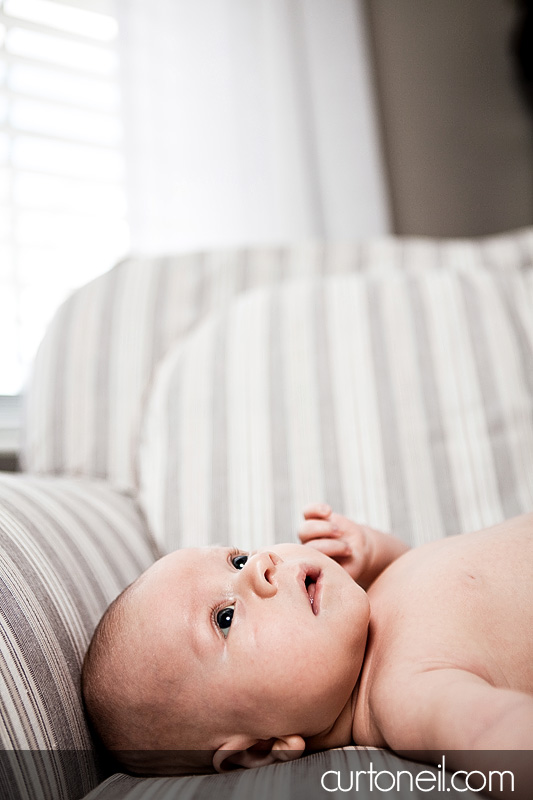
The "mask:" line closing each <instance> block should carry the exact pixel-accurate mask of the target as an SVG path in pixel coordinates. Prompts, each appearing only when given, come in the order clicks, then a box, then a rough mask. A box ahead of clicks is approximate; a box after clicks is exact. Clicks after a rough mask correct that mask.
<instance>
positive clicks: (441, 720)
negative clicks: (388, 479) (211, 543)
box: [82, 505, 533, 797]
mask: <svg viewBox="0 0 533 800" xmlns="http://www.w3.org/2000/svg"><path fill="white" fill-rule="evenodd" d="M304 517H305V520H306V521H305V522H304V524H303V525H302V528H301V530H300V539H301V541H302V542H303V544H301V545H297V544H283V545H276V546H274V547H271V548H265V549H263V550H259V551H257V552H255V553H251V554H248V553H244V552H241V551H238V550H231V549H226V548H199V549H189V550H178V551H176V552H174V553H171V554H170V555H167V556H165V557H164V558H162V559H160V560H159V561H157V562H156V563H155V564H154V565H153V566H152V567H150V568H149V569H148V570H147V571H146V572H145V573H144V574H143V575H141V577H140V578H139V579H138V580H137V581H135V582H134V583H133V584H132V585H131V586H130V587H129V588H128V589H126V590H125V592H123V593H122V594H121V595H120V596H119V597H118V598H117V600H115V601H114V603H112V605H111V606H110V608H109V609H108V611H107V612H106V614H105V615H104V617H103V618H102V620H101V622H100V624H99V626H98V628H97V630H96V632H95V635H94V637H93V640H92V642H91V645H90V648H89V651H88V653H87V656H86V659H85V663H84V669H83V679H82V680H83V692H84V697H85V702H86V707H87V710H88V712H89V715H90V717H91V719H92V722H93V724H94V727H95V729H96V731H97V733H98V734H99V735H100V737H101V738H102V740H103V743H104V744H105V745H106V746H107V747H108V748H109V749H110V750H112V751H114V754H115V756H116V757H117V758H118V759H119V760H120V761H121V762H122V764H124V765H125V766H126V767H127V768H128V769H129V770H130V771H132V772H136V773H139V774H152V775H164V774H178V773H180V772H186V773H188V774H191V773H192V772H195V771H205V769H206V767H207V768H211V769H213V768H214V769H215V770H217V771H219V772H222V771H225V770H227V769H231V768H233V767H235V766H243V767H255V766H260V765H263V764H269V763H272V762H274V761H276V760H289V759H292V758H298V757H299V756H300V755H302V754H303V753H304V751H306V752H309V751H317V750H323V749H326V748H330V747H340V746H344V745H348V744H352V743H353V742H355V743H357V744H360V745H370V746H378V747H388V748H391V749H392V750H395V751H397V752H399V753H400V754H401V753H403V752H407V751H408V752H409V755H410V756H411V757H414V755H413V754H414V753H416V754H417V755H418V757H419V759H422V760H427V761H431V760H434V757H433V755H432V751H434V752H435V753H438V757H439V758H440V757H442V754H446V763H447V765H449V766H450V767H451V768H453V769H456V770H459V769H463V768H466V769H468V770H473V769H475V770H480V771H482V772H485V773H487V772H488V770H489V769H492V768H493V766H492V765H491V763H489V756H490V754H488V753H486V752H484V751H489V750H509V751H518V750H533V635H532V632H533V514H528V515H524V516H521V517H516V518H514V519H511V520H509V521H507V522H504V523H502V524H500V525H496V526H494V527H492V528H488V529H486V530H483V531H479V532H475V533H469V534H463V535H461V536H454V537H449V538H447V539H443V540H441V541H436V542H433V543H431V544H427V545H424V546H422V547H419V548H416V549H413V550H408V548H407V547H406V545H405V544H403V543H402V542H401V541H400V540H399V539H396V538H395V537H394V536H392V535H390V534H385V533H381V532H379V531H376V530H373V529H371V528H369V527H366V526H362V525H358V524H356V523H355V522H352V521H350V520H349V519H346V518H345V517H343V516H341V515H339V514H336V513H333V512H332V510H331V508H330V507H329V506H327V505H314V506H311V507H309V508H308V509H307V510H306V511H305V512H304ZM464 751H478V752H476V753H472V752H470V753H468V754H467V753H465V752H464ZM529 762H531V759H529ZM527 769H528V770H529V767H528V768H527ZM528 783H529V786H531V774H529V772H528ZM514 796H515V797H518V796H519V795H518V793H516V794H515V795H514Z"/></svg>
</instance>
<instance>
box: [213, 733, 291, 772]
mask: <svg viewBox="0 0 533 800" xmlns="http://www.w3.org/2000/svg"><path fill="white" fill-rule="evenodd" d="M304 750H305V741H304V739H302V737H301V736H297V735H296V734H294V735H293V736H284V737H283V738H282V739H250V737H247V736H241V735H236V736H232V737H231V739H229V740H228V741H227V742H225V743H224V744H223V745H222V747H219V748H218V750H217V751H216V753H215V754H214V755H213V766H214V768H215V769H216V771H217V772H227V771H229V770H230V769H234V768H235V767H245V768H246V769H250V768H252V767H264V766H266V765H267V764H274V763H275V762H276V761H292V760H293V759H295V758H300V756H301V755H302V754H303V752H304Z"/></svg>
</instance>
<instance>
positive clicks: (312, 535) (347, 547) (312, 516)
mask: <svg viewBox="0 0 533 800" xmlns="http://www.w3.org/2000/svg"><path fill="white" fill-rule="evenodd" d="M303 515H304V518H305V522H303V523H302V525H301V526H300V529H299V531H298V536H299V537H300V541H301V542H302V544H308V545H310V546H311V547H314V548H316V549H317V550H320V552H321V553H324V554H325V555H327V556H329V557H330V558H333V559H335V561H337V562H338V563H339V564H340V565H341V566H342V567H344V569H345V570H346V572H348V574H349V575H351V577H352V578H353V579H354V581H358V582H360V578H361V576H362V575H364V573H365V572H366V569H367V567H368V562H369V558H370V555H371V547H370V540H369V539H370V537H369V535H368V530H369V529H367V528H365V526H363V525H358V524H357V523H356V522H353V521H352V520H351V519H347V518H346V517H343V516H341V515H340V514H336V513H335V512H334V511H332V510H331V508H330V506H328V505H327V504H325V503H315V504H313V505H310V506H307V508H306V509H304V512H303Z"/></svg>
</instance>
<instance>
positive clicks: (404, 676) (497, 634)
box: [300, 506, 533, 797]
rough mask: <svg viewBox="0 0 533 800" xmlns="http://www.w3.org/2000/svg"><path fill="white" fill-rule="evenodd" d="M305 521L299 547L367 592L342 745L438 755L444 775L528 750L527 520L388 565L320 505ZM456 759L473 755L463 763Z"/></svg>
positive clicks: (532, 528) (380, 551) (531, 599)
mask: <svg viewBox="0 0 533 800" xmlns="http://www.w3.org/2000/svg"><path fill="white" fill-rule="evenodd" d="M305 516H306V518H307V520H308V521H307V522H306V523H305V524H304V526H303V527H302V530H301V532H300V535H301V538H302V541H305V542H306V543H308V544H310V545H313V546H315V547H317V548H319V549H321V550H322V551H323V552H326V553H328V554H329V555H331V556H332V557H336V558H337V559H338V560H339V562H340V563H342V564H343V566H344V567H345V569H347V571H348V572H349V573H350V574H351V575H352V577H353V578H354V579H356V580H359V579H360V576H362V577H363V583H367V582H368V583H369V584H370V585H369V586H368V592H367V593H368V598H369V601H370V607H371V618H370V625H369V636H368V642H367V647H366V652H365V660H364V664H363V668H362V670H361V674H360V678H359V681H358V686H357V689H356V693H355V695H354V704H353V723H352V738H353V740H354V741H355V742H357V743H358V744H363V745H373V746H385V747H390V748H391V749H393V750H395V751H397V752H400V753H401V752H405V751H411V753H412V751H416V752H418V753H419V754H420V757H421V758H422V759H424V760H431V758H432V756H431V751H438V752H439V753H440V754H442V753H446V754H447V763H448V764H449V765H450V766H451V767H452V768H454V769H462V768H467V769H469V770H472V769H479V770H481V771H485V772H487V770H489V769H490V768H494V765H493V764H491V763H485V759H486V760H487V761H488V762H490V757H488V756H485V754H484V753H483V752H482V751H489V750H508V751H517V750H531V751H533V634H532V631H533V580H532V578H533V514H528V515H524V516H521V517H516V518H514V519H512V520H508V521H506V522H504V523H502V524H500V525H496V526H494V527H492V528H489V529H486V530H483V531H478V532H475V533H469V534H463V535H461V536H454V537H450V538H447V539H444V540H441V541H437V542H433V543H431V544H428V545H425V546H423V547H419V548H416V549H414V550H411V551H409V552H407V553H404V554H403V555H402V556H401V557H400V558H397V559H394V552H392V551H391V546H390V544H389V545H388V544H387V543H386V542H384V541H383V538H382V537H383V534H381V533H380V532H377V531H372V530H371V529H369V528H364V527H362V526H358V525H356V524H355V523H353V522H351V521H350V520H347V519H346V518H344V517H341V516H340V515H338V514H335V513H333V512H331V509H329V508H328V507H324V506H313V507H311V508H309V509H307V511H306V513H305ZM361 539H363V540H364V545H363V547H361ZM341 547H345V548H346V550H345V551H344V553H343V554H342V555H341V550H340V548H341ZM350 551H351V554H350ZM363 551H364V552H366V553H367V554H369V555H368V557H363V558H361V552H363ZM391 556H392V559H391V563H390V565H389V566H388V567H387V568H386V569H384V571H383V572H382V573H381V574H379V575H377V576H376V575H373V574H370V576H368V575H367V574H366V573H367V572H368V571H369V569H370V572H371V571H372V563H374V564H376V563H378V564H379V566H383V563H384V562H386V561H387V560H388V559H389V558H390V557H391ZM378 569H379V567H378ZM369 577H370V580H369ZM374 578H375V579H374ZM461 751H463V752H461ZM464 751H479V756H477V755H474V756H473V755H472V753H469V754H468V756H467V758H468V763H467V764H466V763H465V756H464ZM532 756H533V753H532ZM530 762H533V758H532V759H530ZM509 763H512V761H511V762H509ZM524 763H525V760H524V759H522V761H521V765H520V768H521V769H523V764H524ZM531 773H533V766H532V767H531ZM531 773H529V775H528V780H527V782H526V783H525V785H526V786H527V787H528V791H529V790H530V785H531V777H532V775H531ZM497 796H498V795H497ZM517 796H520V795H518V794H517V793H515V794H514V797H517Z"/></svg>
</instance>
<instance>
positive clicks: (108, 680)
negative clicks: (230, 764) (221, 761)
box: [81, 574, 213, 775]
mask: <svg viewBox="0 0 533 800" xmlns="http://www.w3.org/2000/svg"><path fill="white" fill-rule="evenodd" d="M143 578H144V574H143V575H141V576H140V577H139V578H137V580H136V581H134V582H133V583H131V584H130V585H129V586H127V587H126V589H124V591H123V592H121V593H120V594H119V595H118V597H117V598H116V599H115V600H113V602H112V603H111V604H110V606H109V607H108V609H107V611H106V612H105V613H104V615H103V617H102V619H101V620H100V622H99V623H98V625H97V627H96V630H95V632H94V634H93V637H92V639H91V642H90V645H89V648H88V650H87V653H86V655H85V659H84V661H83V667H82V675H81V686H82V694H83V699H84V703H85V709H86V711H87V715H88V717H89V720H90V723H91V726H92V728H93V731H94V733H95V734H96V737H97V738H98V739H99V740H100V741H101V743H102V744H103V746H104V747H105V748H107V749H108V750H109V751H110V752H111V754H112V755H113V757H114V758H115V760H116V761H118V762H119V763H120V764H121V765H122V766H123V767H125V768H126V769H127V770H128V771H130V772H133V773H135V774H140V775H180V774H183V775H185V774H187V775H191V774H194V773H200V772H207V771H212V764H211V759H212V755H213V753H212V752H211V751H208V750H202V749H200V748H199V747H196V748H195V749H193V750H187V749H174V750H173V749H171V748H170V747H169V743H170V742H172V747H175V748H180V747H182V746H184V745H183V743H184V742H188V743H189V744H188V747H194V744H193V742H194V739H195V738H196V737H194V736H192V735H191V733H192V732H191V731H189V732H187V731H186V729H187V727H190V724H191V722H192V720H190V719H189V720H188V722H189V726H187V724H186V720H185V719H182V720H180V721H179V724H178V721H177V720H175V719H171V720H169V717H168V714H167V713H164V712H165V711H168V708H165V706H167V705H168V694H169V691H170V692H172V693H173V694H174V693H175V687H174V686H172V687H166V686H163V685H159V686H158V687H157V688H158V691H156V692H154V691H149V690H148V691H145V689H146V686H145V685H144V684H143V686H142V687H141V686H140V685H137V684H136V681H135V677H136V676H135V674H134V673H135V665H132V664H131V663H129V661H130V660H131V659H130V660H128V657H127V648H126V645H127V640H128V633H129V631H130V630H131V629H130V626H131V624H134V615H131V614H130V613H129V611H130V608H131V603H132V601H133V600H134V598H135V595H136V593H137V590H138V588H139V587H140V585H141V584H142V581H143ZM132 674H133V679H132ZM143 676H144V671H143ZM156 677H157V676H156ZM147 682H148V683H149V679H148V676H147ZM167 688H168V691H167ZM161 698H163V699H164V703H162V702H161ZM158 699H159V700H160V702H159V703H158V702H157V701H158ZM177 728H178V730H179V732H180V733H181V734H185V735H184V736H179V739H180V740H181V741H179V742H178V741H177V738H176V729H177ZM160 748H161V749H160Z"/></svg>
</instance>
